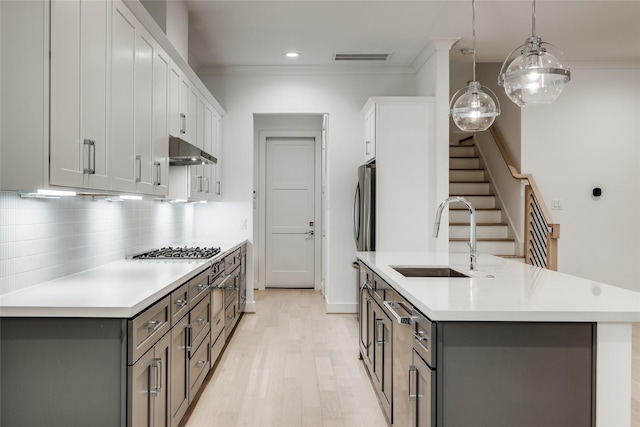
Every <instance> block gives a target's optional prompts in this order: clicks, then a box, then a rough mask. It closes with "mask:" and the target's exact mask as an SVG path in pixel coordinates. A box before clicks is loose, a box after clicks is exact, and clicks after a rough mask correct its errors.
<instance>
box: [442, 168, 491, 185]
mask: <svg viewBox="0 0 640 427" xmlns="http://www.w3.org/2000/svg"><path fill="white" fill-rule="evenodd" d="M485 179H486V178H485V176H484V170H482V169H468V170H465V169H460V170H450V171H449V182H456V181H458V182H472V181H479V182H484V181H485Z"/></svg>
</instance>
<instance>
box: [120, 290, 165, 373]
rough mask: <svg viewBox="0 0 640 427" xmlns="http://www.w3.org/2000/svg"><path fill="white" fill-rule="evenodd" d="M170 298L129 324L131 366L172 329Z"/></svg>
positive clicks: (155, 305)
mask: <svg viewBox="0 0 640 427" xmlns="http://www.w3.org/2000/svg"><path fill="white" fill-rule="evenodd" d="M170 300H171V298H170V296H169V295H167V296H166V297H165V298H164V299H162V300H160V301H159V302H157V303H155V304H154V305H153V306H151V307H150V308H149V309H147V310H146V311H144V312H143V313H142V314H140V315H139V316H138V317H135V318H133V319H131V320H129V322H128V324H129V325H128V326H129V364H130V365H132V364H133V363H134V362H135V361H136V360H138V359H139V358H140V356H142V355H143V354H144V353H145V352H146V351H147V350H149V349H150V348H151V347H153V345H154V344H155V343H156V342H157V341H158V340H159V339H160V338H161V337H162V336H163V335H164V334H165V332H167V331H168V330H169V329H170V325H171V320H170V316H171V315H170V312H169V303H170Z"/></svg>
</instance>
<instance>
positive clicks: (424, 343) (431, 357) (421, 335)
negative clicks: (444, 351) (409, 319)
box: [413, 315, 436, 368]
mask: <svg viewBox="0 0 640 427" xmlns="http://www.w3.org/2000/svg"><path fill="white" fill-rule="evenodd" d="M414 320H415V323H414V330H413V349H414V350H415V351H416V353H418V354H419V355H420V357H422V358H423V359H424V361H425V362H427V363H428V364H429V366H430V367H431V368H435V367H436V356H435V351H436V336H435V332H436V328H435V327H434V324H433V323H431V321H430V320H429V319H427V318H425V317H422V316H420V315H418V316H415V317H414Z"/></svg>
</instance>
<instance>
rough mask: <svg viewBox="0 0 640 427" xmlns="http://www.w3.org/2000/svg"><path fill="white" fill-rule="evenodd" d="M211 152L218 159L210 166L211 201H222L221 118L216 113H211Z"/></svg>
mask: <svg viewBox="0 0 640 427" xmlns="http://www.w3.org/2000/svg"><path fill="white" fill-rule="evenodd" d="M212 125H213V130H212V137H213V141H212V147H213V148H212V152H211V154H212V155H213V156H214V157H215V158H216V159H218V163H216V164H215V165H212V171H211V179H212V185H213V189H212V192H213V200H222V159H221V153H222V117H221V116H220V114H219V113H218V112H217V111H215V110H214V111H213V122H212Z"/></svg>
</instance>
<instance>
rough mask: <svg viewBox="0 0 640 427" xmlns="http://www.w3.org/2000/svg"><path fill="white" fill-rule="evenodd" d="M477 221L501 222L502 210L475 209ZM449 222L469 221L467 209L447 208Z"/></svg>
mask: <svg viewBox="0 0 640 427" xmlns="http://www.w3.org/2000/svg"><path fill="white" fill-rule="evenodd" d="M476 221H477V222H502V211H500V210H497V209H496V210H486V211H483V210H476ZM449 222H469V211H468V210H467V209H464V210H461V209H449Z"/></svg>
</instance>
